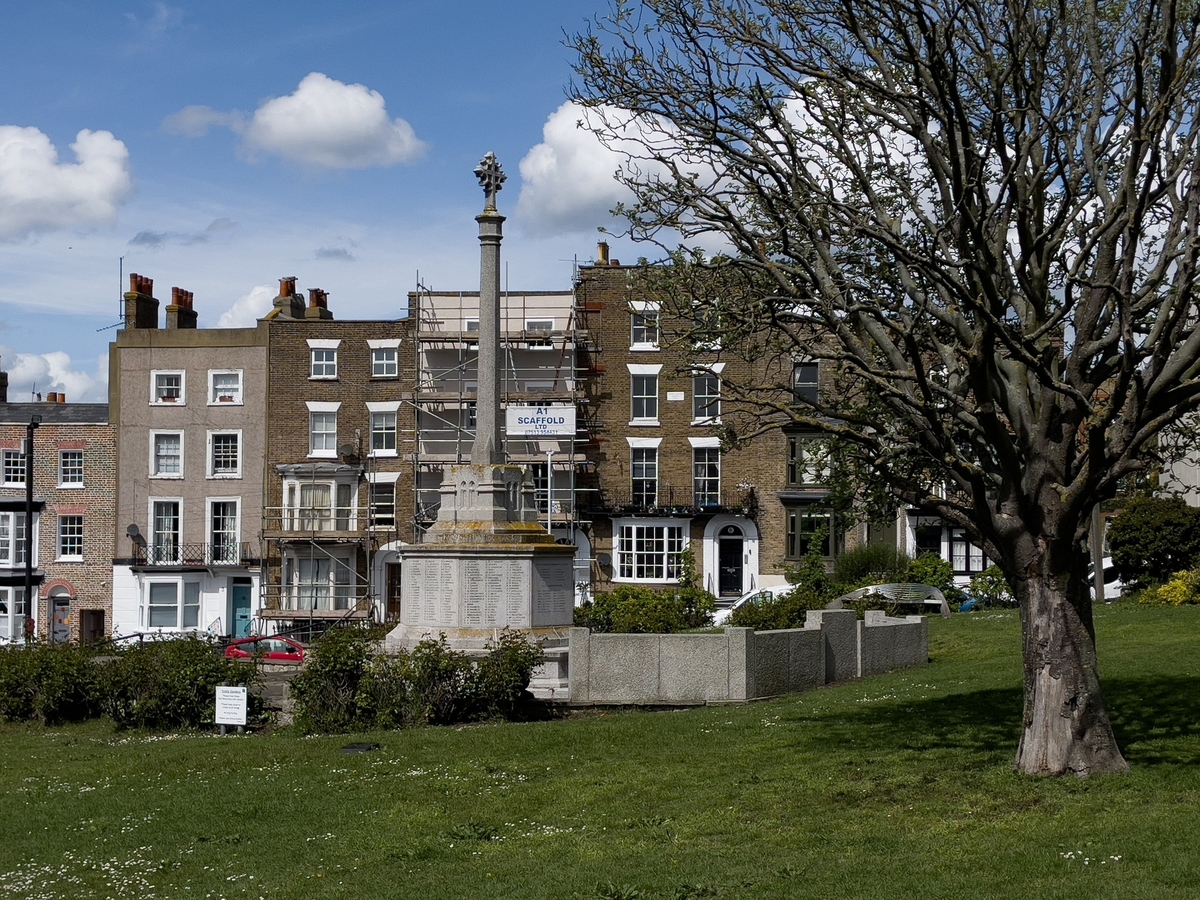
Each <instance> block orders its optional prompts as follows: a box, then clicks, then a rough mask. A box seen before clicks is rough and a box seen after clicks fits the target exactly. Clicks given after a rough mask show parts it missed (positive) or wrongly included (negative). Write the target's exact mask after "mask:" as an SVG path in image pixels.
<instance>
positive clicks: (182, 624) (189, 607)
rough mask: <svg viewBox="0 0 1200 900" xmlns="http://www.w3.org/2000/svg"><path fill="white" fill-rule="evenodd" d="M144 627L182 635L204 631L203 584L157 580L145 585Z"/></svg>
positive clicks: (178, 580) (175, 580)
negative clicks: (200, 629)
mask: <svg viewBox="0 0 1200 900" xmlns="http://www.w3.org/2000/svg"><path fill="white" fill-rule="evenodd" d="M144 600H145V603H144V606H143V609H142V621H143V626H144V627H146V628H164V629H174V630H178V631H193V630H195V629H197V628H199V627H200V582H199V581H185V580H180V579H173V580H170V581H167V580H162V581H159V580H155V581H150V582H147V583H146V585H145V594H144Z"/></svg>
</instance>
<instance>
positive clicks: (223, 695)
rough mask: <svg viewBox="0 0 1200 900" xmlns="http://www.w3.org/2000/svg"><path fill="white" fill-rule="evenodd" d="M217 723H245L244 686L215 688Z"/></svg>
mask: <svg viewBox="0 0 1200 900" xmlns="http://www.w3.org/2000/svg"><path fill="white" fill-rule="evenodd" d="M217 724H218V725H245V724H246V689H245V688H244V687H225V686H220V687H218V688H217Z"/></svg>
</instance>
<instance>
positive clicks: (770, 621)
mask: <svg viewBox="0 0 1200 900" xmlns="http://www.w3.org/2000/svg"><path fill="white" fill-rule="evenodd" d="M827 602H828V601H827V600H826V599H825V598H824V597H818V596H817V595H816V594H814V593H813V592H812V591H811V590H810V589H809V588H808V587H807V586H805V585H799V586H797V587H795V588H793V589H792V590H791V591H788V593H786V594H784V595H783V596H781V597H775V598H773V599H771V600H766V601H764V602H762V603H744V604H742V605H741V606H739V607H738V608H737V609H735V610H734V611H733V614H732V615H731V616H730V617H729V624H730V625H732V626H733V627H735V628H753V629H754V630H755V631H769V630H771V629H775V628H802V627H803V626H804V620H805V618H806V615H807V613H808V610H810V609H824V608H825V604H826V603H827Z"/></svg>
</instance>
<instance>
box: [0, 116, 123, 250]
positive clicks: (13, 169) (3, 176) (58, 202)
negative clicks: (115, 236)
mask: <svg viewBox="0 0 1200 900" xmlns="http://www.w3.org/2000/svg"><path fill="white" fill-rule="evenodd" d="M71 149H72V150H73V151H74V152H75V158H76V159H77V160H78V162H77V163H74V164H72V163H60V162H59V161H58V151H57V150H56V149H55V147H54V145H53V144H52V143H50V138H48V137H46V135H44V134H43V133H42V132H41V131H39V130H38V129H36V128H21V127H19V126H16V125H0V240H11V239H13V238H20V237H25V236H27V235H30V234H33V233H35V232H38V231H54V230H57V229H61V228H70V227H72V226H75V225H92V224H98V223H105V222H112V221H113V220H115V219H116V217H117V209H118V207H120V205H121V204H122V203H124V202H125V200H126V199H128V197H129V195H130V193H131V192H132V190H133V179H132V178H131V176H130V174H129V150H128V148H126V146H125V145H124V144H123V143H122V142H121V141H118V140H117V139H116V138H115V137H113V135H112V133H111V132H108V131H88V130H87V129H84V130H83V131H81V132H79V134H78V135H76V137H75V143H73V144H72V145H71Z"/></svg>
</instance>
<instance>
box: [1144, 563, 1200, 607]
mask: <svg viewBox="0 0 1200 900" xmlns="http://www.w3.org/2000/svg"><path fill="white" fill-rule="evenodd" d="M1138 602H1139V603H1165V604H1167V605H1169V606H1183V605H1185V604H1190V603H1200V569H1192V570H1190V571H1187V572H1176V573H1175V574H1174V575H1172V576H1171V580H1170V581H1168V582H1167V583H1166V584H1161V585H1158V586H1157V587H1149V588H1146V589H1145V590H1144V591H1142V592H1141V594H1139V595H1138Z"/></svg>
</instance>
